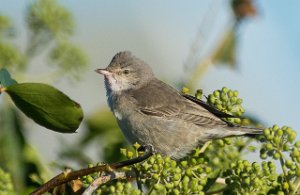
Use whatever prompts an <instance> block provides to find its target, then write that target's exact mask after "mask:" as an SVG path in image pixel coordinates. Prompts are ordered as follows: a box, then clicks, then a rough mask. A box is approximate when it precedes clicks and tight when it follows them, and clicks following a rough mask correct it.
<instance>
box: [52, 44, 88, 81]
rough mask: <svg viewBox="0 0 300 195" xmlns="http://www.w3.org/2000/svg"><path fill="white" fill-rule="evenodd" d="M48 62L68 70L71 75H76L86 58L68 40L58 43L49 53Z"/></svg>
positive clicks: (84, 63) (65, 70)
mask: <svg viewBox="0 0 300 195" xmlns="http://www.w3.org/2000/svg"><path fill="white" fill-rule="evenodd" d="M50 63H51V64H54V65H56V66H58V67H60V68H61V69H62V71H64V72H68V74H70V75H71V76H78V73H80V71H81V70H82V68H83V66H85V65H86V64H87V59H86V57H85V55H84V53H82V51H81V49H80V48H79V47H77V46H75V45H73V44H71V43H69V42H66V41H63V42H60V43H58V44H57V45H56V46H55V47H54V48H53V49H52V51H51V53H50Z"/></svg>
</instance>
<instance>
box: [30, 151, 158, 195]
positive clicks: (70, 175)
mask: <svg viewBox="0 0 300 195" xmlns="http://www.w3.org/2000/svg"><path fill="white" fill-rule="evenodd" d="M144 148H145V153H144V154H143V155H142V156H139V157H137V158H133V159H129V160H125V161H121V162H117V163H112V164H108V165H99V166H95V167H91V168H85V169H80V170H77V171H66V172H63V173H61V174H59V175H57V176H55V177H54V178H52V179H51V180H49V181H48V182H46V183H45V184H44V185H42V186H40V187H39V188H37V189H36V190H35V191H33V192H31V193H30V195H41V194H43V193H45V192H47V191H49V190H50V189H52V188H54V187H56V186H60V185H62V184H64V183H67V182H69V181H72V180H75V179H78V178H80V177H82V176H85V175H89V174H92V173H95V172H101V171H107V170H109V169H111V170H114V169H119V168H122V167H125V166H128V165H132V164H135V163H139V162H142V161H144V160H146V159H147V158H149V157H150V156H152V154H153V148H152V146H144Z"/></svg>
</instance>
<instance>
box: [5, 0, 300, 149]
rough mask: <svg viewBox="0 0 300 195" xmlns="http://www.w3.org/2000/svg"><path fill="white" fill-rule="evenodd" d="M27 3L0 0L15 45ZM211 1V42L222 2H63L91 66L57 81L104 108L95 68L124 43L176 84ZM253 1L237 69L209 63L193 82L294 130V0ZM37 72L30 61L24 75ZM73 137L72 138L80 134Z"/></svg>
mask: <svg viewBox="0 0 300 195" xmlns="http://www.w3.org/2000/svg"><path fill="white" fill-rule="evenodd" d="M27 2H31V1H17V0H0V4H1V6H0V13H1V14H4V15H7V16H10V17H11V18H12V20H13V21H14V23H15V24H16V28H17V30H18V35H19V37H20V38H19V39H18V42H17V44H19V45H20V46H21V48H23V47H24V43H25V42H26V31H25V28H24V26H25V24H24V22H23V21H24V13H25V8H26V5H27ZM212 2H215V4H214V5H215V6H217V7H215V8H214V10H216V13H215V14H216V17H217V19H216V21H215V23H214V31H213V32H211V33H212V34H211V36H212V37H213V38H210V39H213V40H214V38H217V35H218V30H220V29H223V28H224V27H225V26H226V24H227V23H226V21H227V20H226V18H228V13H227V12H226V9H225V8H224V5H225V1H221V0H214V1H208V0H205V1H196V0H194V1H179V0H178V1H171V0H168V1H159V0H155V1H96V0H90V1H71V0H64V1H61V3H62V4H63V5H65V7H67V8H68V9H69V10H70V11H71V12H72V13H73V15H74V18H75V20H76V23H77V25H76V26H77V27H76V32H75V35H74V37H73V39H72V40H73V41H74V42H75V43H77V44H79V45H81V46H82V48H83V49H84V50H85V51H86V52H87V54H88V55H89V57H90V67H89V68H88V70H87V71H86V72H85V73H83V79H82V80H81V81H80V82H79V83H75V84H74V83H73V84H70V83H68V82H65V81H64V82H61V83H55V86H56V87H58V88H60V89H62V90H63V91H64V92H66V93H67V94H69V95H70V96H71V97H72V98H74V99H75V100H77V101H78V102H80V103H81V105H82V106H83V108H84V110H85V112H86V114H88V113H90V112H92V111H94V110H95V108H98V107H100V106H105V103H106V100H105V92H104V87H103V78H102V77H99V75H96V74H95V73H94V71H93V70H94V69H96V68H97V67H105V66H106V65H107V64H108V63H109V61H110V60H111V58H112V56H113V55H114V54H115V53H116V52H118V51H120V50H124V49H126V50H131V51H132V52H133V53H134V54H135V55H136V56H138V57H140V58H142V59H143V60H144V61H146V62H147V63H148V64H149V65H151V67H152V68H153V69H154V72H155V73H156V75H157V77H159V78H161V79H162V80H164V81H166V82H168V83H170V84H174V80H178V79H179V78H180V77H182V67H183V62H184V61H185V60H186V58H187V55H188V52H189V49H190V46H191V44H192V43H193V41H194V39H195V36H196V33H197V31H198V29H199V28H200V27H201V21H202V19H203V17H204V16H205V15H206V14H207V10H208V9H209V8H210V6H211V5H212ZM257 4H258V9H259V12H260V14H259V16H257V17H255V18H254V19H251V20H249V21H248V22H247V23H245V24H244V25H243V28H242V29H241V34H240V36H239V55H238V62H239V64H238V66H239V68H238V70H237V71H232V70H229V69H226V68H220V67H217V68H216V67H212V68H210V69H209V70H208V72H207V74H206V75H205V76H204V78H202V79H201V80H200V81H199V87H201V88H203V89H204V93H205V94H208V93H210V92H212V91H213V90H215V89H220V88H221V87H222V86H227V87H229V88H232V89H237V90H239V91H240V96H241V97H242V98H243V99H244V107H245V108H246V111H247V112H248V113H251V114H253V115H255V116H257V117H259V118H261V119H262V120H263V121H264V122H265V123H266V124H267V125H273V124H275V123H277V124H279V125H280V126H281V125H288V126H291V127H293V128H294V129H295V130H297V131H298V133H299V132H300V120H299V116H300V101H299V97H300V36H299V35H300V20H299V18H300V12H299V7H300V1H295V0H294V1H289V2H288V3H287V2H286V1H279V0H274V1H257ZM39 63H41V62H39ZM43 71H45V70H44V69H43V68H36V67H35V68H31V69H30V70H29V74H32V75H35V74H39V73H43ZM32 134H34V135H33V141H34V142H37V144H43V141H40V139H39V138H40V137H42V136H49V140H52V141H53V140H55V139H56V137H57V136H60V135H57V134H54V133H52V132H48V131H36V132H35V133H32ZM51 136H52V137H53V138H52V139H51ZM72 136H75V138H76V136H80V133H78V134H77V135H72ZM62 137H65V138H66V139H69V136H66V135H62ZM298 138H299V136H298ZM47 149H48V150H51V148H47ZM50 153H51V152H50Z"/></svg>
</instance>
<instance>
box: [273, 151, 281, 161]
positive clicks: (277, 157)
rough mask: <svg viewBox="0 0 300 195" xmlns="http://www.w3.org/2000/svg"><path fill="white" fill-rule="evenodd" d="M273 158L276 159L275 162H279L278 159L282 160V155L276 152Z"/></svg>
mask: <svg viewBox="0 0 300 195" xmlns="http://www.w3.org/2000/svg"><path fill="white" fill-rule="evenodd" d="M273 158H274V159H275V160H278V159H279V158H280V154H279V153H278V152H275V153H274V154H273Z"/></svg>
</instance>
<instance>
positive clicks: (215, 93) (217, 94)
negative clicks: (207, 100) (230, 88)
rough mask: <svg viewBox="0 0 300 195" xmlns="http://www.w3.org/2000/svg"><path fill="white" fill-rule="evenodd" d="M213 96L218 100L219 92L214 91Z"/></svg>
mask: <svg viewBox="0 0 300 195" xmlns="http://www.w3.org/2000/svg"><path fill="white" fill-rule="evenodd" d="M213 95H214V96H215V97H216V98H219V97H220V91H218V90H216V91H214V92H213Z"/></svg>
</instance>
